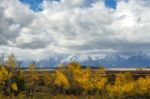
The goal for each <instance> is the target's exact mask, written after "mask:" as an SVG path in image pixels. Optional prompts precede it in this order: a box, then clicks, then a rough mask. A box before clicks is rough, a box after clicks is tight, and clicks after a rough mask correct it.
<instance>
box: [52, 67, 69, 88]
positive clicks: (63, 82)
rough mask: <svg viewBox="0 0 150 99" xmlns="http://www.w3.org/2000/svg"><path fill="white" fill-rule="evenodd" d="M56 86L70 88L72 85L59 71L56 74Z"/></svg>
mask: <svg viewBox="0 0 150 99" xmlns="http://www.w3.org/2000/svg"><path fill="white" fill-rule="evenodd" d="M54 83H55V85H56V86H58V87H63V88H69V86H70V84H69V81H68V79H67V77H66V76H65V75H64V74H63V73H62V72H61V71H59V70H56V72H55V81H54Z"/></svg>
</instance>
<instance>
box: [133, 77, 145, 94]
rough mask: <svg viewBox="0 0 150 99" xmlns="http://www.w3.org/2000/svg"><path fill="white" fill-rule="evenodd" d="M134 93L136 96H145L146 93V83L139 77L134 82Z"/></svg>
mask: <svg viewBox="0 0 150 99" xmlns="http://www.w3.org/2000/svg"><path fill="white" fill-rule="evenodd" d="M136 89H137V90H136V92H137V94H139V95H141V96H143V95H145V94H147V92H148V86H147V81H146V79H144V78H142V77H140V78H139V79H138V80H137V81H136Z"/></svg>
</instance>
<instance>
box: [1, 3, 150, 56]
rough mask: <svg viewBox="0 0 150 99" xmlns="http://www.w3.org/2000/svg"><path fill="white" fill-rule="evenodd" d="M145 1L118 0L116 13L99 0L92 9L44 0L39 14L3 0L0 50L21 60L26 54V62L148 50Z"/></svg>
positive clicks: (146, 6)
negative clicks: (81, 54)
mask: <svg viewBox="0 0 150 99" xmlns="http://www.w3.org/2000/svg"><path fill="white" fill-rule="evenodd" d="M147 2H149V1H148V0H147V1H142V0H136V1H134V0H128V2H126V1H125V0H120V1H119V0H118V2H117V7H116V9H110V8H107V7H106V6H105V4H104V1H103V0H99V1H98V0H94V2H92V3H90V5H89V4H88V3H89V2H87V1H86V0H61V1H60V2H58V1H53V2H50V1H48V0H45V1H44V2H43V3H42V4H41V7H42V9H43V10H42V11H39V12H34V11H32V10H31V9H30V7H29V5H26V4H23V3H21V2H19V1H18V0H1V1H0V17H1V19H0V45H1V46H0V48H1V49H2V50H3V51H2V52H4V50H5V53H8V52H13V53H15V54H16V55H18V56H20V57H21V56H23V54H25V53H29V54H27V55H26V57H30V56H31V55H32V56H33V57H32V58H35V57H37V56H38V57H44V56H47V55H51V54H57V53H65V54H71V53H76V52H78V53H111V52H119V53H127V52H136V51H141V50H148V49H149V48H150V47H149V44H150V40H149V38H150V34H149V31H150V28H149V27H150V18H149V16H150V14H149V11H150V5H149V3H147ZM11 48H13V49H14V50H10V49H11ZM6 49H7V50H6ZM2 52H1V53H2Z"/></svg>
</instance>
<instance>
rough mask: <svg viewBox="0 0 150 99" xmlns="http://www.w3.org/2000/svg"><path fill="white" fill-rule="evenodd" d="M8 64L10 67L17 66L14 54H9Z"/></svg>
mask: <svg viewBox="0 0 150 99" xmlns="http://www.w3.org/2000/svg"><path fill="white" fill-rule="evenodd" d="M6 66H8V67H9V68H16V59H15V56H14V55H13V54H12V55H10V56H8V60H7V62H6Z"/></svg>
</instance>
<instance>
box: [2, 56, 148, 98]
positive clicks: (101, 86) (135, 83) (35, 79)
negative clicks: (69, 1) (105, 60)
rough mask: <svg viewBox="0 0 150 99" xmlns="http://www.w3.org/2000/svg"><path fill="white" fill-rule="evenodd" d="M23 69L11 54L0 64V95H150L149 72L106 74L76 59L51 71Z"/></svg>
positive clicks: (57, 96) (32, 66) (116, 96)
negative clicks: (139, 74)
mask: <svg viewBox="0 0 150 99" xmlns="http://www.w3.org/2000/svg"><path fill="white" fill-rule="evenodd" d="M28 68H29V70H28V71H24V70H23V69H21V66H19V64H18V63H17V60H16V59H15V57H14V55H10V56H8V58H7V61H6V62H3V63H1V64H0V99H150V76H144V77H138V78H134V77H133V75H132V74H131V73H130V72H126V73H120V74H116V75H106V73H105V68H101V67H100V68H99V69H98V70H97V71H96V72H94V73H93V72H92V69H91V68H90V67H87V68H84V69H83V68H82V66H81V65H80V63H77V62H71V63H68V64H67V65H60V66H59V68H57V69H56V70H55V71H53V72H50V71H45V72H44V71H41V72H39V71H37V69H36V65H35V64H34V63H31V64H30V65H29V66H28Z"/></svg>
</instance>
